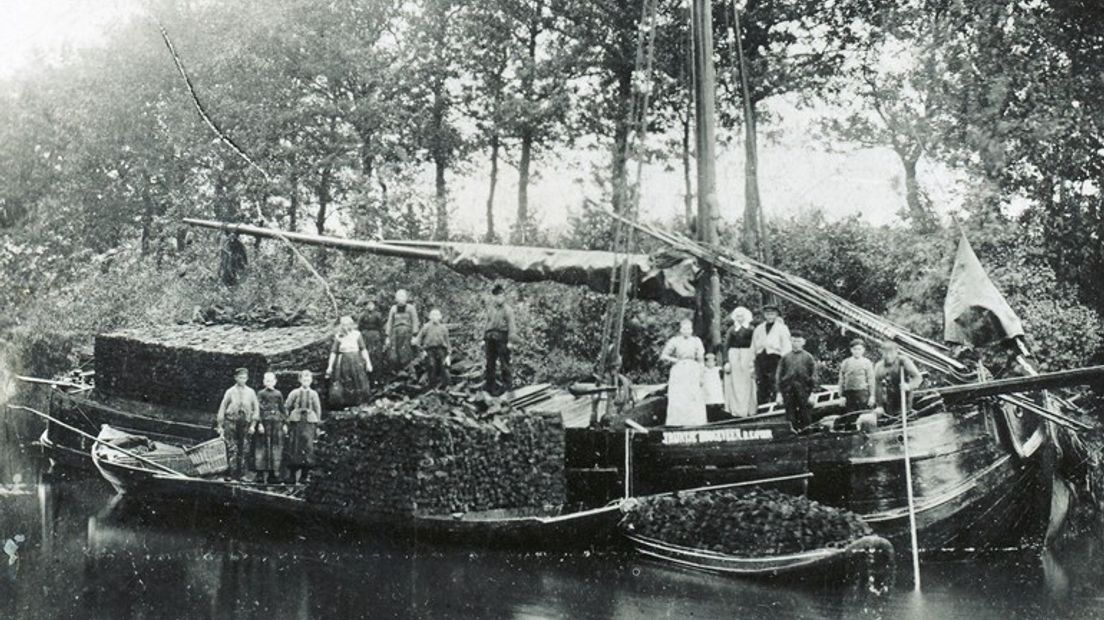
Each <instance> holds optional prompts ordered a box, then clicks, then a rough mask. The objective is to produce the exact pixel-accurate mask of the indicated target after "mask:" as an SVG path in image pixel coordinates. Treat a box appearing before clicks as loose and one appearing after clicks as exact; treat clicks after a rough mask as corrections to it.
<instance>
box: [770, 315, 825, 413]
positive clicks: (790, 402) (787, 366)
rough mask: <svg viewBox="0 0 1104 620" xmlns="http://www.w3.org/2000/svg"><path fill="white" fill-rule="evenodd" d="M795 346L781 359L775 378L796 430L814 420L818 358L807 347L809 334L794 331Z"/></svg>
mask: <svg viewBox="0 0 1104 620" xmlns="http://www.w3.org/2000/svg"><path fill="white" fill-rule="evenodd" d="M792 347H793V348H792V350H791V351H790V352H789V353H787V354H786V355H784V356H782V359H781V360H779V362H778V370H777V371H776V373H777V374H776V377H775V382H776V384H777V387H776V390H775V391H776V392H777V393H778V400H780V401H782V403H783V404H784V405H785V406H786V417H787V418H789V420H790V426H792V427H793V429H794V430H795V431H800V430H801V429H803V428H805V427H806V426H809V424H811V423H812V421H813V420H812V405H811V404H810V403H809V396H811V395H812V393H813V390H814V389H815V388H816V359H814V358H813V356H812V354H811V353H809V352H808V351H806V350H805V337H804V336H803V335H801V334H794V335H793V337H792Z"/></svg>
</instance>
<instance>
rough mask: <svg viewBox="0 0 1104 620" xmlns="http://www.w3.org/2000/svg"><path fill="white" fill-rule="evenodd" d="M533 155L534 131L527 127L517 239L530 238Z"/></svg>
mask: <svg viewBox="0 0 1104 620" xmlns="http://www.w3.org/2000/svg"><path fill="white" fill-rule="evenodd" d="M532 156H533V131H532V129H531V128H529V127H526V128H525V129H523V130H522V132H521V154H520V156H519V157H518V204H517V224H516V225H515V226H516V231H515V235H516V240H517V242H518V243H525V242H527V241H528V240H529V165H530V163H531V162H532Z"/></svg>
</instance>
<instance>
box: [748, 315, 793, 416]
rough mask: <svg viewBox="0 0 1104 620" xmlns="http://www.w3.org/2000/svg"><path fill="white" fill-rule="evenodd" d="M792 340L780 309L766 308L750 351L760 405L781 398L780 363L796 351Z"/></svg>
mask: <svg viewBox="0 0 1104 620" xmlns="http://www.w3.org/2000/svg"><path fill="white" fill-rule="evenodd" d="M792 339H793V337H792V336H791V335H790V329H789V328H788V327H786V323H785V321H783V320H782V317H781V315H780V314H779V313H778V306H775V305H774V304H768V305H766V306H763V322H762V323H760V324H759V325H757V326H756V327H755V329H754V330H753V331H752V333H751V351H752V354H754V355H755V385H756V388H757V390H756V391H757V392H758V395H759V403H760V404H762V403H769V402H771V401H772V400H774V398H775V396H777V395H778V383H777V381H776V380H775V377H776V376H777V374H778V362H779V360H781V359H782V356H784V355H786V354H787V353H789V352H790V350H791V349H792V348H793V343H792Z"/></svg>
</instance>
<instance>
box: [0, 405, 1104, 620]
mask: <svg viewBox="0 0 1104 620" xmlns="http://www.w3.org/2000/svg"><path fill="white" fill-rule="evenodd" d="M3 429H5V425H4V424H3V423H2V422H0V430H3ZM20 444H21V442H20V441H19V440H18V438H17V437H16V436H15V433H13V432H11V431H10V429H8V430H5V431H4V432H2V433H0V546H3V547H4V551H3V553H0V619H8V618H13V619H26V620H57V619H68V618H76V619H84V618H88V619H103V620H109V619H110V620H126V619H130V618H135V619H137V618H141V619H159V618H259V619H264V620H281V619H284V618H288V619H292V618H294V619H315V618H362V617H363V618H403V617H418V618H599V619H602V618H673V619H683V618H894V619H896V618H915V619H917V620H920V619H925V620H926V619H941V618H963V619H969V620H982V619H985V618H999V619H1000V620H1014V619H1018V618H1047V619H1052V618H1079V619H1081V618H1104V543H1102V540H1101V538H1100V537H1099V536H1098V535H1085V536H1083V537H1080V538H1078V539H1077V540H1073V541H1070V542H1068V543H1067V544H1065V545H1064V546H1063V547H1062V549H1060V550H1059V551H1056V552H1054V553H1047V554H1045V555H1043V556H1042V557H1040V555H1039V554H1038V553H1037V552H1020V551H1008V552H1002V553H996V554H994V555H990V556H987V557H984V558H974V559H959V560H939V561H926V562H925V563H924V565H923V569H922V570H923V573H922V576H923V578H922V582H923V593H922V594H919V595H917V594H914V593H913V592H912V591H911V587H910V584H909V581H910V579H909V578H908V577H907V573H908V571H909V570H910V568H909V566H908V564H907V562H906V563H902V564H901V565H900V566H899V568H898V572H899V573H900V574H903V575H904V576H903V577H899V578H898V580H897V585H895V586H893V587H892V588H890V589H889V591H888V592H884V593H881V594H877V593H873V592H870V591H869V590H868V589H865V588H860V587H851V588H842V589H840V588H828V587H825V586H823V585H821V584H818V583H804V584H802V583H797V584H789V585H779V584H767V583H755V582H745V581H740V580H736V579H732V578H726V577H722V576H715V575H710V574H705V573H698V572H691V571H686V570H681V569H677V568H672V567H668V566H664V565H660V564H656V563H654V562H651V561H648V560H645V559H642V558H639V557H634V556H632V555H629V554H624V553H612V552H606V553H590V554H586V553H570V554H555V553H551V554H534V553H509V552H502V551H485V550H477V549H463V548H454V547H449V548H440V547H436V548H434V547H429V546H424V545H419V544H418V543H416V542H403V543H397V542H393V541H388V540H381V539H378V538H375V539H374V538H371V537H370V536H369V535H367V534H364V533H360V534H348V533H335V532H328V531H325V530H310V531H307V530H300V529H297V527H298V526H295V525H293V524H289V523H286V522H282V521H281V519H280V517H279V516H278V515H273V516H272V517H271V518H269V519H263V518H255V519H250V520H242V519H240V518H235V517H228V516H218V515H212V514H210V513H209V512H208V511H207V510H206V509H204V508H203V507H201V506H189V505H177V506H173V507H171V508H148V507H142V506H136V505H131V504H129V503H127V502H126V501H117V500H116V499H115V498H114V497H113V493H112V491H111V489H110V487H109V486H108V485H107V484H106V483H104V482H102V481H101V480H100V479H98V478H97V477H94V476H88V475H85V476H83V477H81V476H74V475H71V474H67V475H60V474H59V473H58V472H49V471H48V466H47V465H46V464H45V463H44V462H43V461H42V459H41V458H40V457H38V456H36V455H34V454H33V453H30V452H28V451H27V450H24V449H21V447H20Z"/></svg>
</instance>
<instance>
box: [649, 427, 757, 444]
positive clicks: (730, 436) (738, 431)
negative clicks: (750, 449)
mask: <svg viewBox="0 0 1104 620" xmlns="http://www.w3.org/2000/svg"><path fill="white" fill-rule="evenodd" d="M755 439H774V431H772V430H771V429H769V428H752V429H745V428H722V429H716V430H709V431H669V432H666V433H663V445H668V446H670V445H685V444H695V443H723V442H727V441H752V440H755Z"/></svg>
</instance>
